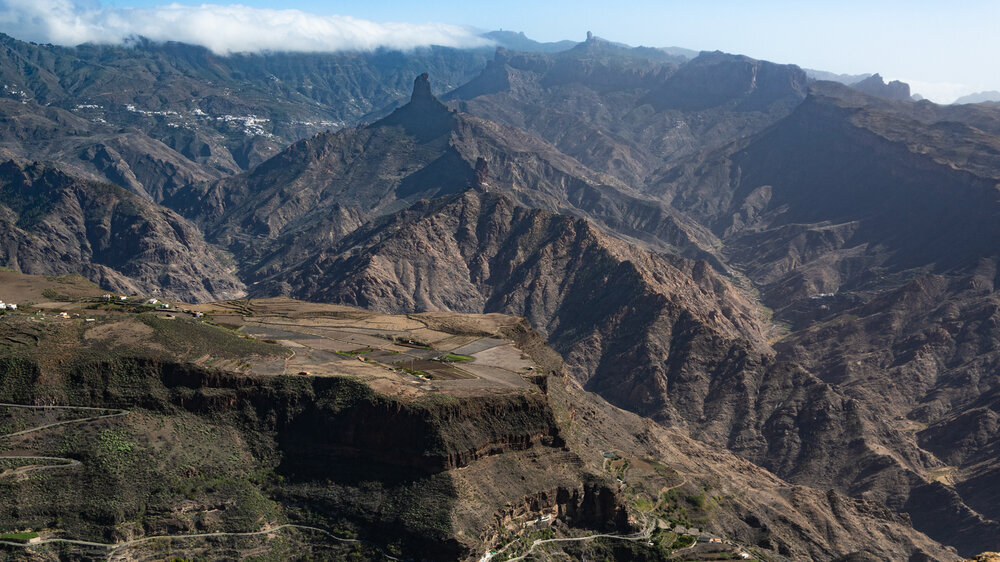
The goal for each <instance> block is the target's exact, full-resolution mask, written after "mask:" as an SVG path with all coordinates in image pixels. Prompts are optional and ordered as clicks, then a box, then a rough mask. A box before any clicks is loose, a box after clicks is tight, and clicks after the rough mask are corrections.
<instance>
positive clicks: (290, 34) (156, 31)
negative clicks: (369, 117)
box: [0, 0, 490, 54]
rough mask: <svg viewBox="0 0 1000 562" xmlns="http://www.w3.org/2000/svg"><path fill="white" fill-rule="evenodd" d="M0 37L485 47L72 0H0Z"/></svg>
mask: <svg viewBox="0 0 1000 562" xmlns="http://www.w3.org/2000/svg"><path fill="white" fill-rule="evenodd" d="M0 31H2V32H4V33H7V34H8V35H11V36H13V37H16V38H18V39H22V40H27V41H34V42H38V43H54V44H57V45H67V46H73V45H79V44H81V43H100V44H118V43H124V42H125V41H127V40H129V39H131V38H135V37H138V36H141V37H146V38H148V39H151V40H153V41H179V42H182V43H190V44H194V45H202V46H204V47H207V48H208V49H210V50H212V51H213V52H215V53H217V54H229V53H238V52H260V51H303V52H332V51H369V50H373V49H377V48H380V47H384V48H389V49H400V50H407V49H412V48H415V47H423V46H429V45H441V46H446V47H476V46H484V45H489V44H490V42H489V41H488V40H487V39H484V38H482V37H480V36H479V35H478V34H477V33H476V32H475V31H474V30H472V29H470V28H467V27H462V26H457V25H448V24H440V23H425V24H413V23H378V22H373V21H367V20H362V19H356V18H352V17H348V16H317V15H313V14H308V13H305V12H302V11H299V10H263V9H257V8H250V7H248V6H242V5H239V4H231V5H220V4H202V5H200V6H184V5H180V4H168V5H164V6H156V7H154V8H115V7H101V6H100V5H97V4H96V3H95V4H93V5H82V4H79V3H75V2H73V1H72V0H3V1H0Z"/></svg>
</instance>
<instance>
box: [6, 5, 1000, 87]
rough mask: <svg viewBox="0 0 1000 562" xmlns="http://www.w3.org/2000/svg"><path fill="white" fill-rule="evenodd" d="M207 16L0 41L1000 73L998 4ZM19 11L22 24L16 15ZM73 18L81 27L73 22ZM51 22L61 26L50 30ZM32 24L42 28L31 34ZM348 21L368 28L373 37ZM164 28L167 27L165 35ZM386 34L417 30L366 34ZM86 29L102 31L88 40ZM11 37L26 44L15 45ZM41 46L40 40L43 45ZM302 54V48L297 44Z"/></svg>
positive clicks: (953, 76)
mask: <svg viewBox="0 0 1000 562" xmlns="http://www.w3.org/2000/svg"><path fill="white" fill-rule="evenodd" d="M206 4H208V3H207V2H206V3H201V2H179V3H173V5H172V6H171V7H170V9H169V10H167V11H166V12H164V11H163V6H167V3H166V2H157V1H155V0H116V1H115V2H107V1H100V0H77V1H76V2H74V1H73V0H0V31H4V32H6V33H10V34H11V35H13V36H15V37H19V38H25V39H28V40H49V41H51V42H56V43H66V42H72V41H73V40H78V39H79V38H83V39H84V40H94V39H93V37H112V36H114V35H115V32H108V30H107V26H111V27H112V28H113V29H114V30H124V29H128V28H129V27H128V26H132V27H134V28H136V29H138V31H139V32H142V33H143V34H146V35H157V34H158V33H159V35H160V36H161V37H167V38H173V37H171V34H173V35H177V37H176V39H177V40H187V41H189V42H197V41H198V40H199V38H200V37H202V36H207V37H208V39H204V40H203V41H202V42H208V41H216V42H217V43H216V44H217V45H221V46H219V47H218V48H219V49H226V48H230V49H236V50H238V49H239V48H241V45H243V44H244V43H239V42H237V43H235V45H236V46H235V47H226V44H225V43H224V41H226V40H229V39H233V40H237V39H239V37H238V36H239V35H240V31H239V29H236V28H235V24H234V25H233V26H230V27H228V28H225V29H223V30H222V31H219V32H215V31H214V29H216V27H214V26H224V24H226V23H227V21H228V20H235V21H237V22H239V23H240V24H241V25H242V26H243V27H242V28H247V29H250V31H248V32H247V33H246V35H247V36H249V37H251V38H253V37H256V38H257V39H259V38H260V37H261V36H262V33H261V32H260V30H253V29H252V26H251V25H249V24H248V22H249V21H250V20H251V19H252V18H254V17H256V14H265V16H266V17H265V18H264V19H267V18H276V17H278V13H277V12H271V11H280V10H287V9H290V8H291V9H295V10H299V11H301V12H304V14H302V15H301V16H302V17H298V18H280V19H282V22H283V23H282V25H286V27H287V29H286V30H285V34H286V35H284V36H277V38H276V39H275V42H276V43H277V44H294V45H297V44H299V42H297V41H296V39H297V38H296V37H295V34H296V33H297V31H296V30H298V29H306V30H309V31H311V32H312V33H313V38H314V39H315V37H320V36H324V37H325V36H328V35H331V34H333V35H338V34H339V35H338V37H339V41H340V42H335V41H325V40H323V41H321V43H322V45H321V46H320V47H317V48H316V50H322V49H325V48H330V49H333V48H339V47H337V46H338V45H352V44H358V45H361V46H362V47H364V46H370V45H371V44H375V43H385V42H393V41H395V42H396V43H394V44H401V45H404V46H405V45H406V44H409V43H412V42H419V41H420V40H421V39H419V38H420V37H423V38H425V39H426V38H427V37H432V38H434V40H436V41H439V42H442V43H449V42H451V43H453V44H456V45H458V44H462V43H463V41H465V40H464V39H462V38H461V36H462V35H463V34H464V33H465V31H464V30H465V29H466V28H474V29H478V30H492V29H500V28H502V29H507V30H512V31H524V32H525V33H526V34H527V35H528V36H529V37H531V38H533V39H536V40H541V41H555V40H559V39H574V40H582V39H583V37H584V35H585V33H586V32H587V31H588V30H589V31H593V32H594V33H595V34H597V35H598V36H601V37H604V38H607V39H610V40H614V41H620V42H623V43H628V44H632V45H647V46H658V47H666V46H679V47H686V48H690V49H695V50H715V49H719V50H723V51H727V52H732V53H740V54H745V55H749V56H752V57H755V58H762V59H767V60H772V61H775V62H786V63H795V64H798V65H800V66H803V67H807V68H815V69H820V70H828V71H832V72H838V73H847V74H860V73H867V72H880V73H881V74H882V75H883V76H884V77H886V78H887V79H888V78H897V79H902V80H905V81H908V82H910V83H911V85H912V86H913V90H914V91H916V92H920V93H922V94H924V95H926V96H928V97H930V98H932V99H935V100H937V101H943V102H948V101H951V100H952V99H954V97H956V96H957V95H960V94H963V93H969V92H973V91H980V90H1000V64H998V62H997V61H1000V38H998V37H1000V33H998V31H1000V23H998V22H1000V0H991V1H986V0H967V1H961V0H959V1H956V2H951V3H945V2H929V1H919V0H918V1H910V2H902V1H886V2H879V1H877V0H872V1H869V2H861V1H855V0H841V1H838V2H824V3H819V2H810V1H808V0H804V1H803V0H800V1H798V2H789V1H770V2H747V1H742V2H738V1H718V0H716V1H713V0H705V1H702V2H692V1H690V0H688V1H685V2H676V1H672V0H669V1H660V2H653V1H645V0H639V1H628V0H623V1H619V2H612V1H608V0H604V1H595V0H582V1H576V2H567V1H563V0H558V1H545V2H540V1H537V0H536V1H527V0H505V1H503V2H497V1H495V0H493V1H490V2H475V1H466V2H458V1H453V0H437V1H435V0H425V1H423V2H419V3H418V2H412V1H410V2H404V1H400V0H382V1H379V0H370V1H363V2H362V1H352V2H346V1H332V2H319V1H314V0H288V1H286V2H281V3H278V2H271V1H263V0H246V1H243V2H240V3H239V4H240V5H242V6H245V7H246V8H245V9H241V10H242V11H237V12H233V11H232V10H229V11H227V12H225V13H224V14H222V15H219V14H217V13H216V12H217V11H218V10H215V11H213V9H212V8H213V7H226V6H229V7H232V4H231V3H228V2H219V1H214V2H212V3H211V4H210V5H209V7H208V9H206ZM196 6H201V9H199V8H197V7H196ZM157 7H160V8H157ZM128 8H137V10H136V9H132V10H129V9H128ZM251 8H253V9H256V10H253V9H251ZM185 10H188V11H195V12H197V13H198V14H200V15H199V16H198V17H194V16H191V17H188V18H187V19H185V18H184V17H182V15H183V14H182V13H183V12H185ZM260 10H264V12H261V11H260ZM26 11H27V12H29V13H28V16H25V15H24V13H23V12H26ZM19 12H20V13H19ZM5 13H6V16H7V17H4V16H5ZM164 13H166V14H167V15H166V16H164V15H163V14H164ZM233 13H235V14H236V16H233V15H232V14H233ZM11 14H13V15H11ZM51 14H57V15H55V16H53V15H51ZM58 14H62V16H58ZM81 14H83V15H84V16H86V17H80V16H81ZM94 14H100V15H98V16H95V15H94ZM179 14H180V15H179ZM310 14H314V15H316V16H323V17H325V18H327V19H322V18H319V19H320V20H322V21H321V22H320V23H321V24H322V25H319V24H317V25H313V24H312V23H311V22H310V20H309V18H308V17H306V16H308V15H310ZM209 16H211V17H209ZM344 16H346V17H347V19H344V18H343V17H344ZM19 17H20V19H18V18H19ZM60 17H61V19H60V21H57V22H55V23H53V22H52V21H51V20H53V19H54V18H60ZM87 17H91V19H87ZM212 17H214V18H215V19H212ZM338 17H340V18H339V19H338ZM331 18H332V19H331ZM40 20H44V21H42V23H39V21H40ZM120 20H126V21H125V23H122V21H120ZM147 20H149V21H147ZM357 20H369V22H371V23H372V25H367V24H368V22H360V23H359V22H358V21H357ZM267 21H268V23H267V25H264V26H263V27H262V28H261V29H264V30H270V29H278V28H279V27H280V25H276V24H274V23H273V20H267ZM26 22H27V23H26ZM81 22H82V23H81ZM94 22H99V23H94ZM164 22H167V23H164ZM169 22H174V23H173V27H170V24H169ZM385 22H397V23H404V24H419V25H411V26H396V27H386V26H378V25H375V24H381V23H385ZM361 24H365V25H361ZM443 24H448V25H443ZM33 25H34V27H32V26H33ZM87 25H103V26H105V27H104V28H101V29H99V30H97V31H92V32H90V34H88V33H87V30H86V29H85V27H86V26H87ZM193 28H194V29H195V30H194V31H192V29H193ZM242 28H241V29H242ZM345 29H346V31H345ZM116 32H117V31H116ZM19 33H21V34H29V35H30V34H32V33H33V34H35V36H34V37H23V36H22V35H19ZM198 33H201V35H198ZM46 34H47V35H48V36H49V37H47V38H45V37H42V36H44V35H46ZM324 34H325V35H324ZM340 35H343V36H340ZM53 37H55V38H53ZM60 38H61V39H60ZM301 43H302V44H306V45H308V44H309V43H308V41H306V40H303V41H302V42H301ZM265 47H266V46H265ZM303 48H308V47H303ZM949 98H950V99H949Z"/></svg>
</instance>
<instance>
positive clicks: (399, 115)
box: [374, 72, 453, 140]
mask: <svg viewBox="0 0 1000 562" xmlns="http://www.w3.org/2000/svg"><path fill="white" fill-rule="evenodd" d="M452 123H453V115H452V111H451V110H450V109H448V106H446V105H445V104H443V103H441V100H439V99H438V98H437V97H436V96H435V95H434V94H433V93H432V92H431V82H430V76H429V75H428V74H427V73H426V72H424V73H423V74H421V75H420V76H417V77H416V79H415V80H413V93H412V94H410V103H408V104H406V105H404V106H403V107H399V108H396V110H395V111H393V112H392V113H391V114H389V115H388V116H387V117H385V118H384V119H382V120H381V121H377V122H376V123H375V124H374V125H375V126H378V125H389V126H393V125H401V126H402V127H403V128H404V129H405V130H406V132H408V133H409V134H411V135H414V136H416V137H418V138H421V139H424V140H427V139H430V138H435V137H437V136H440V135H442V134H444V133H446V132H447V131H448V130H450V129H451V126H452Z"/></svg>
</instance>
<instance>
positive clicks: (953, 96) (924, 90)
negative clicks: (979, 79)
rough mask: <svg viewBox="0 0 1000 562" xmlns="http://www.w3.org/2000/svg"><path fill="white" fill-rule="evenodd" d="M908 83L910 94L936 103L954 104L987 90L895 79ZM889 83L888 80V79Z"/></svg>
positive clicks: (968, 86)
mask: <svg viewBox="0 0 1000 562" xmlns="http://www.w3.org/2000/svg"><path fill="white" fill-rule="evenodd" d="M893 80H899V81H901V82H906V83H907V84H909V85H910V93H913V94H920V95H921V96H923V97H925V98H927V99H929V100H930V101H932V102H934V103H942V104H945V103H952V102H953V101H955V100H957V99H958V98H960V97H962V96H964V95H967V94H973V93H976V92H980V91H983V90H987V89H989V88H986V87H985V86H979V87H976V86H970V85H968V84H957V83H953V82H925V81H923V80H910V79H907V78H893ZM886 81H888V79H886Z"/></svg>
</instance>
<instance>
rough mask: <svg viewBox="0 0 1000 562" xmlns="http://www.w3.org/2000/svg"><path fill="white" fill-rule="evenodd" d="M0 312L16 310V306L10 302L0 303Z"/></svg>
mask: <svg viewBox="0 0 1000 562" xmlns="http://www.w3.org/2000/svg"><path fill="white" fill-rule="evenodd" d="M0 310H17V305H16V304H14V303H12V302H8V303H5V302H3V301H0Z"/></svg>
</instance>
